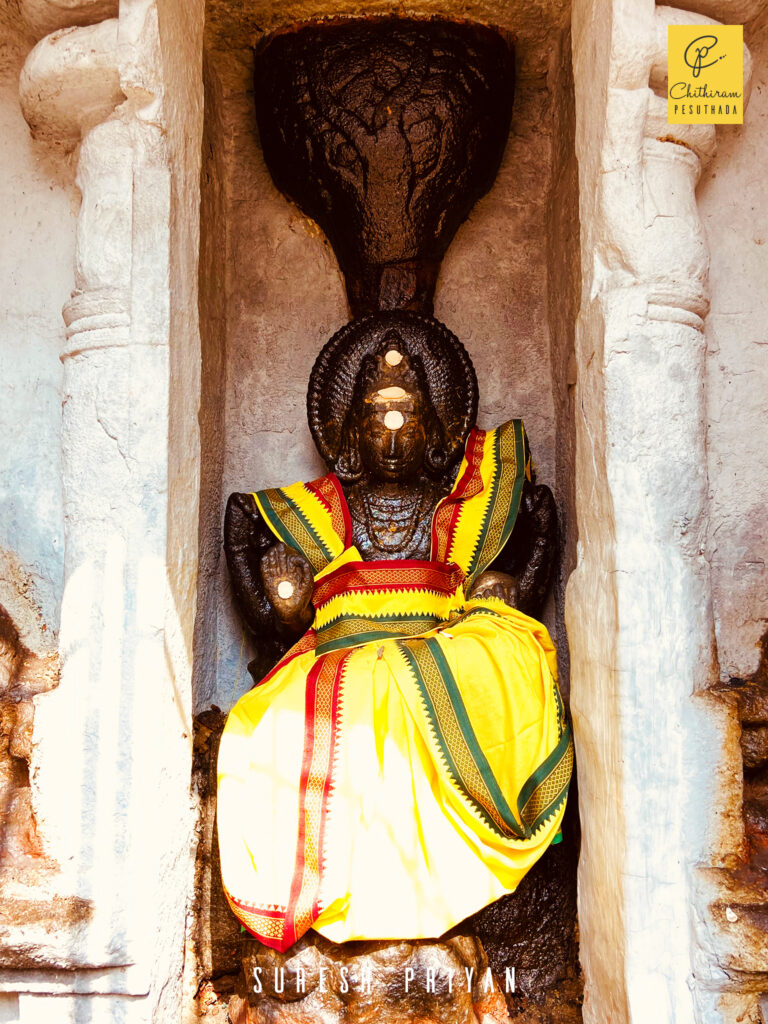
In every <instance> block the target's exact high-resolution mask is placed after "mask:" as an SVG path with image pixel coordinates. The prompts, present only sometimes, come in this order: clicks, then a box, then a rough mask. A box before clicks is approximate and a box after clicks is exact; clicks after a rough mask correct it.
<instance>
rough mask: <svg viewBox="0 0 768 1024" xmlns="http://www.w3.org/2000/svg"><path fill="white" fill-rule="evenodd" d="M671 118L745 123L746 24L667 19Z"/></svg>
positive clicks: (672, 120) (674, 121)
mask: <svg viewBox="0 0 768 1024" xmlns="http://www.w3.org/2000/svg"><path fill="white" fill-rule="evenodd" d="M667 47H668V51H667V53H668V64H667V72H668V76H669V77H668V83H669V84H668V90H669V91H668V94H667V99H668V111H669V113H668V120H669V123H670V124H742V123H743V121H744V27H743V26H742V25H669V26H668V34H667Z"/></svg>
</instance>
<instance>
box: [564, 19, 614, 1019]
mask: <svg viewBox="0 0 768 1024" xmlns="http://www.w3.org/2000/svg"><path fill="white" fill-rule="evenodd" d="M613 7H614V5H613V3H606V2H603V0H574V3H573V21H572V32H573V39H572V47H573V49H572V53H573V74H574V91H575V98H576V113H577V121H576V157H577V160H578V165H579V218H580V223H581V265H582V270H583V273H584V276H583V278H582V295H581V309H580V312H579V318H578V321H577V326H576V344H575V354H576V360H577V364H578V373H579V381H578V392H579V394H578V401H577V404H576V417H575V427H576V488H577V496H578V506H577V507H578V531H579V533H578V561H579V565H578V568H577V571H576V572H575V573H574V574H573V575H572V576H571V580H570V582H569V584H568V594H567V598H568V600H567V608H566V623H567V624H568V626H569V638H570V654H571V714H572V716H573V722H574V734H575V739H576V755H577V758H578V761H579V764H580V766H581V767H582V768H583V767H584V766H587V767H589V766H593V771H592V772H589V771H587V772H586V773H585V772H583V771H582V770H580V772H579V813H580V817H581V827H582V832H581V858H580V862H579V932H580V951H581V952H580V959H581V963H582V967H583V968H584V970H585V991H584V1017H585V1019H586V1020H589V1021H600V1022H606V1021H612V1022H617V1024H618V1022H621V1021H626V1020H627V1019H628V1006H627V997H626V986H625V979H624V964H623V959H622V950H623V948H624V945H625V942H626V925H625V921H624V915H623V907H622V904H623V898H624V884H623V878H622V872H621V863H622V860H623V858H624V855H625V849H624V839H623V836H624V833H625V823H624V820H623V817H624V814H623V805H622V800H621V770H620V767H621V748H620V743H619V735H618V730H617V728H616V723H617V722H619V721H620V720H621V712H620V706H619V688H618V675H619V674H618V672H617V671H616V669H615V667H614V649H613V648H614V642H615V637H616V635H617V631H618V622H617V617H618V610H617V607H616V596H615V592H614V589H613V588H612V586H611V582H612V580H613V573H614V572H615V568H616V561H615V535H614V514H613V501H612V495H611V492H610V489H609V487H608V482H607V481H608V477H607V470H606V429H607V426H606V418H605V409H604V405H603V401H602V391H603V380H602V376H603V371H602V367H603V365H604V335H605V321H604V319H603V313H602V310H601V308H600V305H599V303H598V302H597V301H594V300H593V298H592V296H591V294H590V288H591V286H592V278H591V270H592V266H593V259H594V252H595V249H596V247H597V245H598V244H599V242H600V229H601V223H600V220H599V216H598V211H599V197H598V187H597V183H598V181H599V178H600V175H601V170H602V164H601V161H602V150H603V145H604V142H605V136H606V133H607V126H606V123H605V120H606V119H605V108H606V102H607V97H608V95H609V70H610V63H609V60H608V59H607V56H606V55H608V54H610V52H611V44H612V36H613V29H614V10H613ZM574 606H575V607H576V608H577V609H578V611H579V616H578V618H577V619H576V620H575V621H574V619H573V618H572V616H573V610H572V609H573V608H574ZM582 610H585V611H587V615H586V616H583V615H582V614H581V612H582ZM590 613H591V615H592V623H593V626H592V628H591V629H589V630H585V629H583V628H582V624H583V620H584V618H585V617H586V618H589V614H590ZM596 1004H597V1005H596Z"/></svg>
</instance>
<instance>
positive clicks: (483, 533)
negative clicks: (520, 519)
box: [467, 427, 501, 579]
mask: <svg viewBox="0 0 768 1024" xmlns="http://www.w3.org/2000/svg"><path fill="white" fill-rule="evenodd" d="M493 461H494V466H495V471H494V473H493V479H492V481H491V496H490V498H489V500H488V507H487V508H486V510H485V516H484V517H483V522H482V525H481V527H480V533H479V534H478V537H477V541H476V542H475V550H474V552H473V554H472V558H471V559H470V562H469V567H468V568H467V577H468V578H469V579H471V578H472V577H473V576H475V575H476V573H477V563H478V561H479V559H480V555H481V554H482V553H483V547H484V546H485V540H486V537H487V536H488V530H489V529H490V525H491V519H492V518H493V512H494V509H495V508H496V499H497V497H498V493H499V483H500V481H501V430H500V429H499V428H498V427H497V428H496V433H495V434H494V438H493Z"/></svg>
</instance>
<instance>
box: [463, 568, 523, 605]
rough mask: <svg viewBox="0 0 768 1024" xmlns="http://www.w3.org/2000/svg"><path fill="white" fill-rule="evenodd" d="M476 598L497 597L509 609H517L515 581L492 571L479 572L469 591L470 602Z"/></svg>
mask: <svg viewBox="0 0 768 1024" xmlns="http://www.w3.org/2000/svg"><path fill="white" fill-rule="evenodd" d="M476 597H498V598H500V599H501V600H502V601H503V602H504V603H505V604H508V605H509V606H510V607H511V608H517V580H516V579H515V578H514V576H510V575H509V574H508V573H506V572H496V571H495V570H493V569H489V570H486V571H485V572H481V573H480V575H479V576H478V577H477V579H476V580H475V582H474V583H473V584H472V589H471V590H470V591H469V598H470V600H471V599H472V598H476Z"/></svg>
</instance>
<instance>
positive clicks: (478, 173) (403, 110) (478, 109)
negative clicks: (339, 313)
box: [255, 18, 515, 316]
mask: <svg viewBox="0 0 768 1024" xmlns="http://www.w3.org/2000/svg"><path fill="white" fill-rule="evenodd" d="M514 67H515V61H514V49H513V48H512V46H511V43H510V42H509V40H507V39H504V38H503V37H502V36H501V35H500V34H499V33H498V32H494V31H492V30H491V29H488V28H485V27H484V26H482V25H472V24H457V23H453V22H449V21H437V20H430V21H417V20H410V19H403V18H371V19H370V20H362V19H355V20H338V21H328V22H320V23H314V24H310V25H305V26H302V27H299V28H298V29H294V30H292V31H289V32H284V33H281V34H278V35H276V36H273V37H272V38H271V39H270V40H269V41H268V42H267V44H266V45H265V46H264V48H263V49H262V51H261V52H260V53H258V54H257V60H256V82H255V98H256V113H257V117H258V123H259V132H260V136H261V145H262V149H263V151H264V157H265V159H266V161H267V166H268V167H269V170H270V173H271V174H272V177H273V178H274V180H275V183H276V184H277V186H278V187H279V188H280V189H281V190H282V191H283V192H285V193H286V194H287V195H288V196H290V198H291V199H293V200H294V201H295V202H296V203H297V204H298V205H299V206H300V207H301V208H302V210H304V212H305V213H307V214H308V215H309V216H310V217H312V218H313V219H314V220H316V221H317V222H318V224H319V225H320V226H321V227H322V229H323V230H324V231H325V233H326V235H327V236H328V238H329V239H330V241H331V244H332V245H333V248H334V252H335V253H336V256H337V258H338V260H339V263H340V265H341V268H342V270H343V271H344V275H345V277H346V282H347V294H348V297H349V302H350V306H351V308H352V312H353V313H354V315H355V316H360V315H361V314H363V313H369V312H373V311H375V310H379V309H414V310H418V311H420V312H425V313H431V312H432V297H433V294H434V288H435V281H436V279H437V272H438V270H439V267H440V261H441V260H442V257H443V255H444V253H445V251H446V249H447V248H448V245H449V244H450V242H451V239H452V238H453V236H454V234H455V233H456V229H457V228H458V226H459V225H460V224H461V222H462V221H463V220H464V218H465V217H466V216H467V214H468V213H469V211H470V209H471V208H472V206H474V204H475V203H476V202H477V200H478V199H479V198H480V196H482V195H483V194H484V193H485V192H487V191H488V189H489V188H490V186H491V185H492V183H493V180H494V178H495V177H496V172H497V171H498V168H499V163H500V161H501V156H502V153H503V150H504V144H505V142H506V139H507V135H508V134H509V124H510V119H511V116H512V99H513V93H514Z"/></svg>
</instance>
